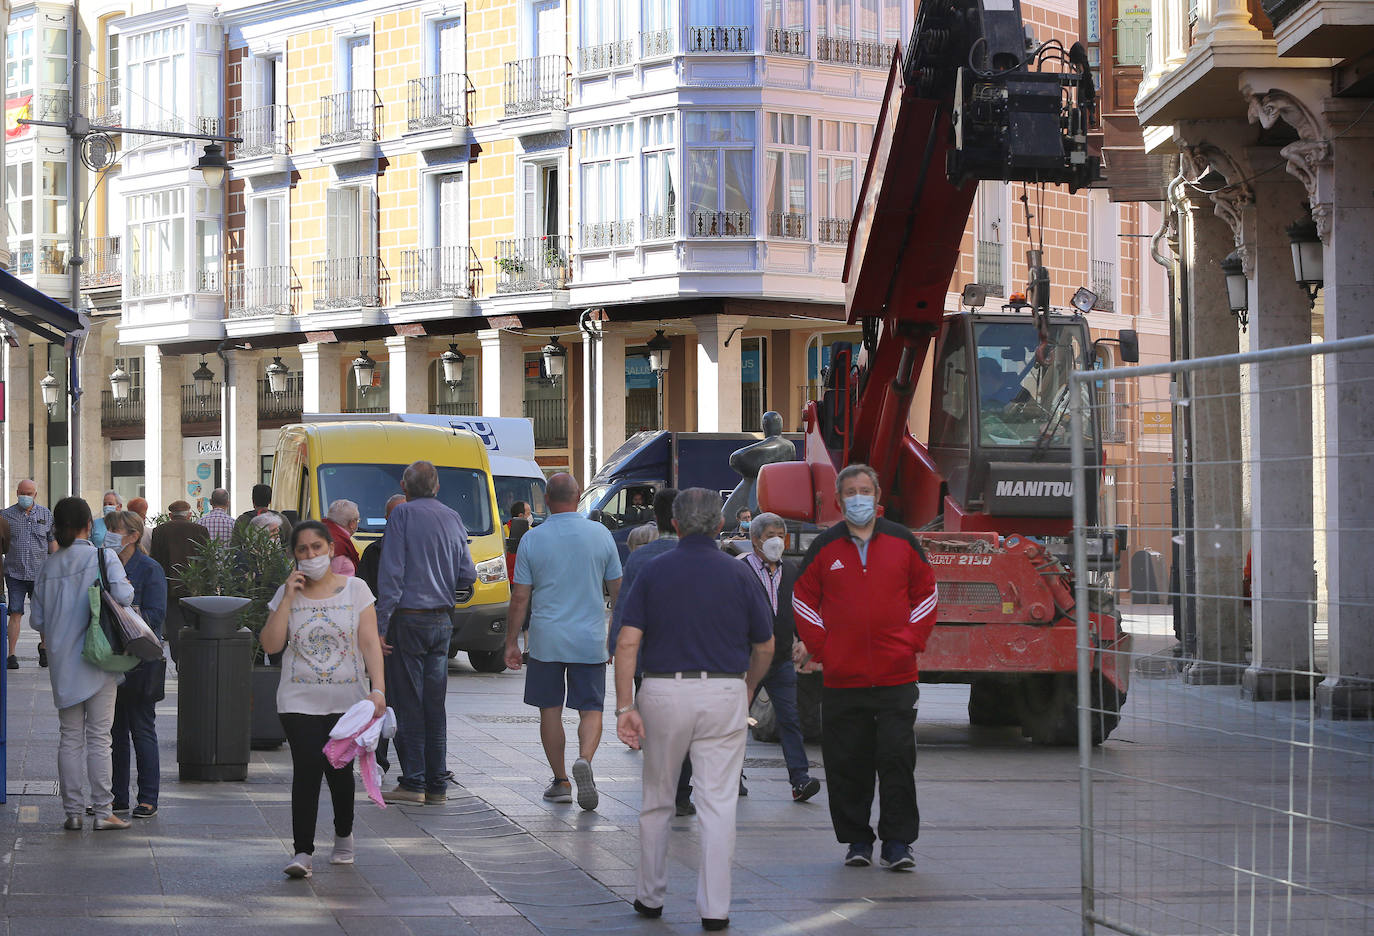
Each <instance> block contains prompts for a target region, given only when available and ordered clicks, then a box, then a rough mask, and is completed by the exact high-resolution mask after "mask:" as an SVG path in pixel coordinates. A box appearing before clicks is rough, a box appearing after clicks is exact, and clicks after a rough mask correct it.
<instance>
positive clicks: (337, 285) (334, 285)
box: [312, 256, 385, 312]
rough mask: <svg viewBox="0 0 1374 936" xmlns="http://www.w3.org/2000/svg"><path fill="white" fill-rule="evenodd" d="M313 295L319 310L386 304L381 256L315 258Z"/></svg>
mask: <svg viewBox="0 0 1374 936" xmlns="http://www.w3.org/2000/svg"><path fill="white" fill-rule="evenodd" d="M312 299H313V307H314V309H315V310H316V311H317V312H324V311H328V310H330V309H353V308H376V307H377V306H381V305H384V304H385V303H383V302H382V263H381V259H380V258H379V257H374V256H363V257H331V258H330V259H328V260H316V261H315V282H314V289H313V296H312Z"/></svg>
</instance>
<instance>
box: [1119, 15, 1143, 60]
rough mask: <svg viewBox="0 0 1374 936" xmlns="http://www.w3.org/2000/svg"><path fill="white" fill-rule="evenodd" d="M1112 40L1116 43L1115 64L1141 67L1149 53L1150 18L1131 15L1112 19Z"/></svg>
mask: <svg viewBox="0 0 1374 936" xmlns="http://www.w3.org/2000/svg"><path fill="white" fill-rule="evenodd" d="M1112 40H1113V42H1114V43H1115V45H1116V64H1118V65H1124V66H1135V67H1137V68H1143V67H1144V65H1145V60H1146V58H1147V57H1148V56H1149V54H1150V18H1149V17H1148V16H1132V17H1129V18H1124V19H1118V20H1114V21H1113V23H1112Z"/></svg>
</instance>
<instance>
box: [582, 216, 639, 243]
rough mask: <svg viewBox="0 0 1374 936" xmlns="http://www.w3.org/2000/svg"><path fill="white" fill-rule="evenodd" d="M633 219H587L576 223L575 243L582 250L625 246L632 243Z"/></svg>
mask: <svg viewBox="0 0 1374 936" xmlns="http://www.w3.org/2000/svg"><path fill="white" fill-rule="evenodd" d="M634 239H635V223H634V222H633V221H588V222H584V223H582V224H580V225H578V228H577V243H578V244H579V245H580V246H581V248H582V249H583V250H595V249H597V248H605V247H626V246H628V245H630V244H633V243H634Z"/></svg>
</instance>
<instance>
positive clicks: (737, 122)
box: [730, 111, 754, 143]
mask: <svg viewBox="0 0 1374 936" xmlns="http://www.w3.org/2000/svg"><path fill="white" fill-rule="evenodd" d="M730 115H731V135H730V139H731V140H732V141H733V142H736V143H745V142H750V143H752V142H753V140H754V114H753V112H752V111H731V112H730Z"/></svg>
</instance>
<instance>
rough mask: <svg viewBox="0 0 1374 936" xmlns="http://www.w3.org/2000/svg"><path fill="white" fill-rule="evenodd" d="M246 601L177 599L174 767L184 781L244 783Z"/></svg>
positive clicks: (248, 665) (248, 662) (249, 638)
mask: <svg viewBox="0 0 1374 936" xmlns="http://www.w3.org/2000/svg"><path fill="white" fill-rule="evenodd" d="M248 604H249V600H248V599H247V598H229V597H222V596H207V597H203V598H183V599H181V606H182V610H183V612H184V614H185V617H186V623H187V626H186V627H184V628H183V629H182V631H181V659H180V660H179V661H178V662H177V764H178V765H179V766H180V775H181V779H182V780H245V779H247V777H248V747H249V737H250V735H249V726H250V705H249V679H250V676H251V671H252V663H253V658H252V652H253V651H252V645H253V635H252V634H251V633H250V632H249V630H248V628H246V627H240V626H239V612H241V611H242V610H243V609H244V607H245V606H247V605H248Z"/></svg>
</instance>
